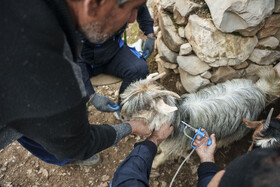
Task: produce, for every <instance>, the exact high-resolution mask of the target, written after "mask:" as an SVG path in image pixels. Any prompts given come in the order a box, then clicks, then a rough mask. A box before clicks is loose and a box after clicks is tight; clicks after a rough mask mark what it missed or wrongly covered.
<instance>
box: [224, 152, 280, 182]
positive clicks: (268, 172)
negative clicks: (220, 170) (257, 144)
mask: <svg viewBox="0 0 280 187" xmlns="http://www.w3.org/2000/svg"><path fill="white" fill-rule="evenodd" d="M279 184H280V150H279V149H273V148H269V149H261V148H260V149H255V150H253V151H251V152H249V153H247V154H245V155H243V156H241V157H238V158H237V159H235V160H234V161H233V162H231V163H230V164H229V166H228V167H227V168H226V171H225V174H224V176H223V177H222V179H221V182H220V184H219V187H235V186H246V187H266V186H279Z"/></svg>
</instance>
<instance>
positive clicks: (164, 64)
mask: <svg viewBox="0 0 280 187" xmlns="http://www.w3.org/2000/svg"><path fill="white" fill-rule="evenodd" d="M155 60H156V62H157V63H160V64H161V65H162V66H163V67H164V68H167V69H176V68H177V67H178V65H177V64H172V63H169V62H166V61H164V60H162V59H161V58H160V56H159V55H157V56H156V58H155Z"/></svg>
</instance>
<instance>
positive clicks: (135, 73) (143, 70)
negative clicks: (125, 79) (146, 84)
mask: <svg viewBox="0 0 280 187" xmlns="http://www.w3.org/2000/svg"><path fill="white" fill-rule="evenodd" d="M128 74H129V75H130V76H131V77H134V78H135V79H143V78H146V76H147V75H148V74H149V68H148V65H147V63H146V61H145V60H144V59H139V60H138V61H136V62H135V64H134V66H133V68H131V70H130V72H129V73H128Z"/></svg>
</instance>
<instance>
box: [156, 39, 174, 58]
mask: <svg viewBox="0 0 280 187" xmlns="http://www.w3.org/2000/svg"><path fill="white" fill-rule="evenodd" d="M157 48H158V53H159V55H160V58H161V59H163V60H165V61H167V62H170V63H177V56H178V54H177V53H175V52H173V51H171V50H170V49H169V48H168V47H167V46H166V45H165V43H164V42H163V40H162V37H158V38H157Z"/></svg>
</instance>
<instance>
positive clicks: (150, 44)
mask: <svg viewBox="0 0 280 187" xmlns="http://www.w3.org/2000/svg"><path fill="white" fill-rule="evenodd" d="M155 40H156V38H155V36H154V34H153V33H151V34H148V37H147V39H146V41H145V43H144V47H143V57H144V58H145V59H147V58H148V57H149V56H150V55H151V54H152V52H153V51H154V47H155Z"/></svg>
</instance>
